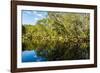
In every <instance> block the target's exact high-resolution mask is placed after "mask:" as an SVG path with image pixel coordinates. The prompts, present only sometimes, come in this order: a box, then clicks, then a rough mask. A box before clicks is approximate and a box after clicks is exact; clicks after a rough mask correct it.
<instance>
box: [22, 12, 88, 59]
mask: <svg viewBox="0 0 100 73" xmlns="http://www.w3.org/2000/svg"><path fill="white" fill-rule="evenodd" d="M89 17H90V16H89V14H88V13H82V14H81V13H62V12H59V13H58V12H48V16H47V17H46V18H43V19H41V20H38V22H37V23H36V25H29V24H28V25H23V26H22V47H23V50H32V49H34V50H36V51H37V52H38V55H41V56H44V57H46V58H47V59H48V60H49V61H52V60H76V59H88V58H89V48H90V47H89V20H90V19H89Z"/></svg>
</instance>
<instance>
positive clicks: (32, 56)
mask: <svg viewBox="0 0 100 73" xmlns="http://www.w3.org/2000/svg"><path fill="white" fill-rule="evenodd" d="M41 61H46V58H44V57H41V56H38V55H37V52H36V51H34V50H32V51H23V52H22V62H41Z"/></svg>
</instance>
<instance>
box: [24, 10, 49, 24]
mask: <svg viewBox="0 0 100 73" xmlns="http://www.w3.org/2000/svg"><path fill="white" fill-rule="evenodd" d="M47 15H48V13H47V12H46V11H36V10H22V24H23V25H25V24H31V25H35V24H36V22H37V21H38V20H40V19H43V18H45V17H46V16H47Z"/></svg>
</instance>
